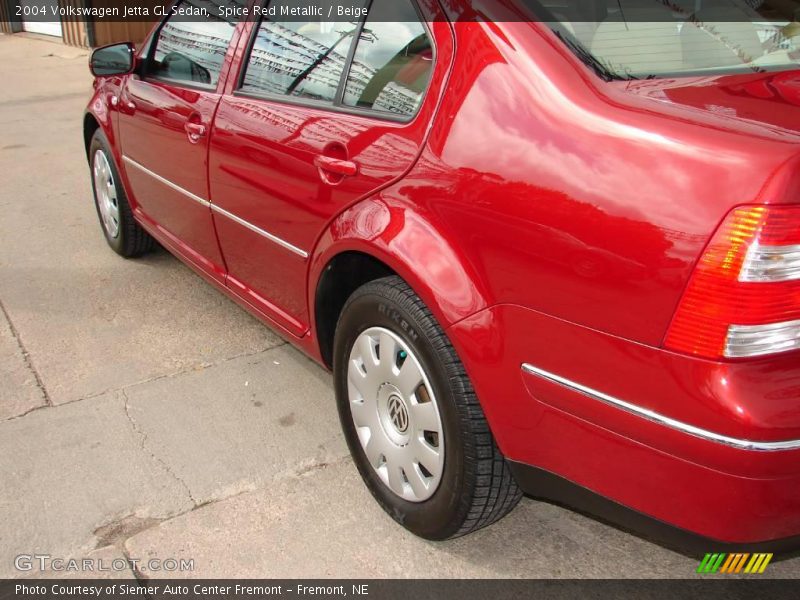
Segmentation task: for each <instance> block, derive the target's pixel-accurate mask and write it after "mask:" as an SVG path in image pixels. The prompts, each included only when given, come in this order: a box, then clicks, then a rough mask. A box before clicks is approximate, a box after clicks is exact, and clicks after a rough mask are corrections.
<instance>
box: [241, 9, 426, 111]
mask: <svg viewBox="0 0 800 600" xmlns="http://www.w3.org/2000/svg"><path fill="white" fill-rule="evenodd" d="M271 1H272V0H261V6H262V8H264V7H266V6H267V4H268V3H269V2H271ZM374 1H375V0H367V2H365V5H366V7H367V12H366V16H365V17H363V18H362V19H361V20H359V22H358V34H357V35H356V36H353V41H352V43H351V44H350V49H349V50H348V52H347V56H346V57H345V63H344V69H342V74H341V75H340V76H339V85H338V86H337V88H336V95H335V96H334V99H333V101H330V100H316V99H313V98H302V97H295V96H288V95H286V94H275V93H270V92H250V91H247V90H243V89H242V86H243V85H244V79H245V77H246V76H247V67H249V66H250V55H251V54H252V52H253V47H254V46H255V43H256V38H257V37H258V32H259V29H260V28H261V23H262V22H263V20H264V17H263V16H262V17H261V18H260V19H258V20H257V21H255V22H254V24H253V29H252V31H251V32H250V39H249V40H248V41H247V47H246V52H245V54H244V55H243V57H242V62H241V68H240V69H239V73H238V76H237V79H236V87H235V88H234V90H233V92H232V95H233V96H234V97H236V98H250V99H252V100H264V101H267V102H276V103H278V104H286V105H289V106H298V107H300V108H315V109H319V110H324V111H329V112H331V113H336V114H345V115H353V116H357V117H365V118H370V119H375V120H379V121H386V122H389V123H401V124H407V123H411V122H412V121H414V120H415V119H416V118H417V117H418V116H419V113H420V111H421V110H422V106H423V104H425V100H426V99H427V98H428V92H429V91H430V88H431V82H432V81H433V74H434V71H435V70H436V67H437V65H438V64H439V63H438V58H439V53H438V49H437V47H436V38H435V37H434V36H433V32H432V31H431V28H430V26H429V24H428V21H427V20H426V19H425V18H424V15H423V14H422V13H421V12H420V8H419V5H418V3H417V1H416V0H408V1H409V2H410V3H411V6H412V8H413V9H414V12H416V13H417V18H418V20H419V23H420V25H422V28H423V29H424V30H425V34H426V35H427V36H428V39H429V40H430V42H431V50H432V52H433V57H432V58H431V63H432V65H433V66H432V68H431V74H430V77H429V78H428V83H427V85H426V86H425V91H424V92H423V94H422V98H421V99H420V103H419V106H417V108H416V110H415V111H414V113H413V114H411V115H399V114H397V113H392V112H385V111H379V110H374V109H371V108H359V107H357V106H348V105H346V104H343V103H342V101H343V100H344V93H345V90H346V87H347V79H348V77H349V76H350V69H351V68H352V66H353V60H354V59H355V54H356V49H357V46H358V40H359V39H360V38H361V31H362V30H363V29H364V26H365V25H366V22H367V19H368V18H369V10H370V9H371V8H372V4H373V2H374Z"/></svg>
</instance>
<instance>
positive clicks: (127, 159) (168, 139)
mask: <svg viewBox="0 0 800 600" xmlns="http://www.w3.org/2000/svg"><path fill="white" fill-rule="evenodd" d="M244 1H245V0H241V2H244ZM206 4H208V3H207V2H206V1H205V0H182V1H181V2H180V5H182V7H184V8H187V9H190V8H191V7H192V6H198V7H199V6H203V5H206ZM206 13H207V15H208V16H207V17H205V18H202V19H201V18H199V17H193V18H192V19H191V20H187V19H186V18H185V17H180V16H177V15H173V16H171V17H169V18H168V19H167V20H166V21H165V22H164V23H163V24H162V25H161V27H160V29H159V30H158V31H157V32H156V34H155V35H154V37H153V41H152V42H151V47H150V49H149V53H148V59H147V61H146V64H145V68H144V73H143V75H142V76H141V77H139V76H136V75H133V76H131V77H129V79H128V81H127V83H126V86H125V89H124V90H123V92H122V94H121V97H120V100H119V115H120V116H119V131H120V141H121V146H122V152H123V165H124V168H125V172H126V174H127V178H128V182H129V185H130V189H131V191H132V193H133V196H134V200H135V206H136V209H135V210H137V212H138V216H139V217H140V218H143V220H144V221H146V222H147V223H149V224H150V225H151V227H154V228H156V229H157V230H158V232H159V233H161V234H162V235H161V237H162V238H166V240H167V241H168V243H169V244H170V245H171V246H172V249H173V250H175V251H176V252H178V253H179V254H181V255H182V256H183V257H184V258H186V259H187V260H189V261H190V262H191V263H194V264H195V265H196V266H199V267H201V268H202V269H203V270H204V271H206V272H207V273H209V274H210V275H212V277H214V278H216V279H218V280H220V281H224V276H225V269H224V263H223V261H222V256H221V255H220V251H219V245H218V244H217V239H216V235H215V233H214V224H213V222H212V220H211V214H210V209H209V202H208V198H209V190H208V147H209V136H210V132H211V125H212V122H213V119H214V113H215V111H216V109H217V105H218V104H219V99H220V91H221V89H222V86H223V85H224V80H225V77H226V71H227V68H228V65H229V62H230V57H229V54H231V53H232V50H233V46H235V40H234V37H235V36H234V34H235V33H236V31H237V23H236V22H232V21H225V20H222V19H221V18H219V17H217V16H216V13H215V12H213V11H206ZM237 37H238V36H237ZM232 40H233V41H234V44H231V41H232Z"/></svg>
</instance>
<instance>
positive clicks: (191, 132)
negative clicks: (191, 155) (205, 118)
mask: <svg viewBox="0 0 800 600" xmlns="http://www.w3.org/2000/svg"><path fill="white" fill-rule="evenodd" d="M183 129H184V130H185V131H186V134H187V135H188V136H189V141H190V142H192V143H195V144H196V143H197V142H199V141H200V138H202V137H205V135H206V133H207V131H208V129H207V128H206V126H205V125H203V124H202V123H193V122H191V121H190V122H188V123H185V124H184V125H183Z"/></svg>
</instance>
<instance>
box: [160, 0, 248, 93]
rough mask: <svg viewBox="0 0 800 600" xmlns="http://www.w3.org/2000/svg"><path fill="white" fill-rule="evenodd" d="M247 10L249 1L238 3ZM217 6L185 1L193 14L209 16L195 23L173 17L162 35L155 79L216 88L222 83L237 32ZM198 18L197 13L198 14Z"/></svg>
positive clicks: (208, 0) (184, 5) (207, 1)
mask: <svg viewBox="0 0 800 600" xmlns="http://www.w3.org/2000/svg"><path fill="white" fill-rule="evenodd" d="M234 3H235V4H237V5H240V6H244V4H245V3H246V0H234ZM217 4H218V3H217V2H214V1H212V0H183V1H182V2H181V3H180V4H179V7H181V8H185V9H187V10H189V11H194V10H197V11H199V10H200V9H201V8H205V15H207V16H194V17H192V18H191V19H187V18H185V17H180V16H179V15H173V16H171V17H169V19H167V21H166V23H165V24H164V25H163V27H162V28H161V30H160V31H159V34H158V38H157V39H156V43H155V48H154V49H153V54H152V57H153V58H152V61H151V63H150V66H149V69H148V73H149V74H150V75H151V76H153V77H159V78H164V79H169V80H172V81H184V82H187V83H191V84H194V85H201V86H209V87H213V86H216V85H217V82H218V81H219V75H220V71H221V70H222V64H223V62H224V61H225V54H226V53H227V51H228V44H230V41H231V38H232V37H233V32H234V29H235V28H236V22H235V21H225V20H223V19H222V18H221V17H219V16H218V15H219V8H218V6H217ZM194 14H197V13H194Z"/></svg>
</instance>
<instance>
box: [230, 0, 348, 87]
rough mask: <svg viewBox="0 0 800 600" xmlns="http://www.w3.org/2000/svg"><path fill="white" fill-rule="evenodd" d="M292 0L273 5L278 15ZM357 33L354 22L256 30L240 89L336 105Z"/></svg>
mask: <svg viewBox="0 0 800 600" xmlns="http://www.w3.org/2000/svg"><path fill="white" fill-rule="evenodd" d="M295 4H296V2H295V1H294V0H275V1H273V2H271V3H270V5H269V6H270V8H273V7H274V9H275V14H278V15H280V14H281V13H282V8H283V7H284V6H285V7H287V8H291V7H292V6H294V5H295ZM357 30H358V24H356V23H346V22H344V23H339V22H325V21H273V20H270V19H269V18H264V19H263V20H262V21H261V23H260V25H259V28H258V32H257V34H256V39H255V41H254V43H253V49H252V50H251V52H250V59H249V61H248V64H247V69H246V71H245V76H244V80H243V83H242V90H243V91H245V92H255V93H268V94H279V95H285V96H294V97H297V98H308V99H312V100H322V101H326V102H333V100H334V99H335V97H336V91H337V89H338V87H339V81H340V80H341V77H342V73H343V72H344V68H345V62H346V61H347V54H348V51H349V49H350V45H351V44H352V41H353V37H354V36H355V34H356V32H357Z"/></svg>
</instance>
